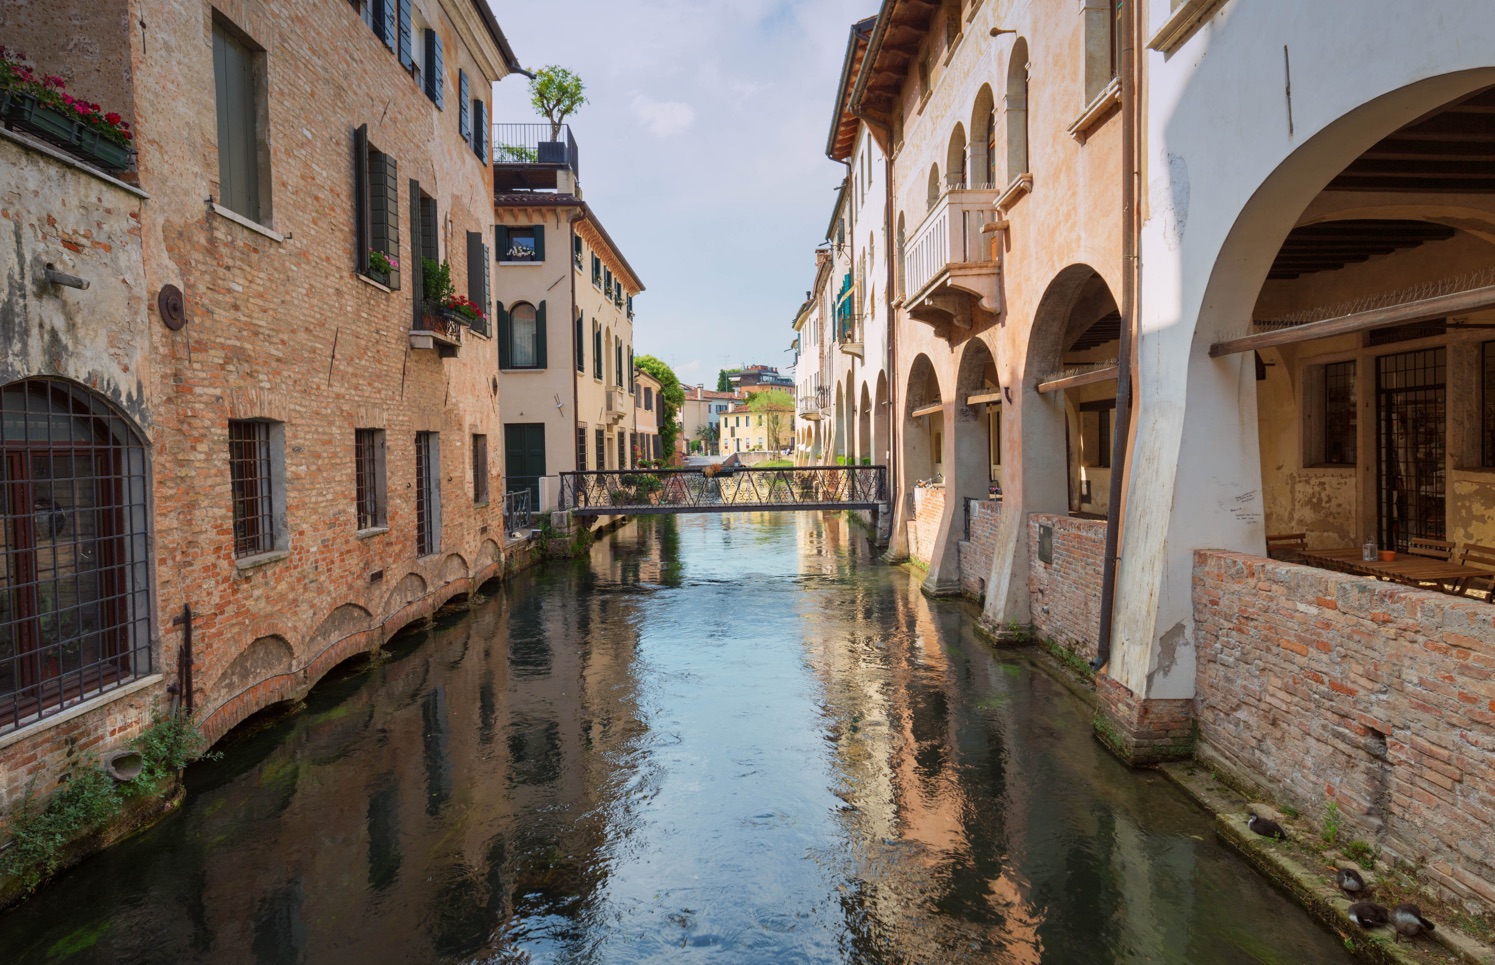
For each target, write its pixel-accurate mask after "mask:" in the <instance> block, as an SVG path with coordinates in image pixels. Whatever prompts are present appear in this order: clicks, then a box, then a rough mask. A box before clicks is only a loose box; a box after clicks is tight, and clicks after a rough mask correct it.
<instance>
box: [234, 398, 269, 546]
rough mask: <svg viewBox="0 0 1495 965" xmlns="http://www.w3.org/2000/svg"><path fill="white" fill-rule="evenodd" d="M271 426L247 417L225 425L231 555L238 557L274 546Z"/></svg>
mask: <svg viewBox="0 0 1495 965" xmlns="http://www.w3.org/2000/svg"><path fill="white" fill-rule="evenodd" d="M271 427H272V426H271V423H269V422H261V421H257V420H249V419H232V420H230V421H229V424H228V466H229V478H230V480H231V483H232V498H233V510H234V556H236V557H238V558H240V559H242V558H244V557H246V556H257V555H259V554H261V553H268V552H270V551H272V550H274V549H275V498H274V482H273V479H272V468H273V467H272V465H271V453H270V434H271V432H270V431H271Z"/></svg>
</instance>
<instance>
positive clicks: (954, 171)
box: [944, 121, 969, 189]
mask: <svg viewBox="0 0 1495 965" xmlns="http://www.w3.org/2000/svg"><path fill="white" fill-rule="evenodd" d="M968 173H969V172H968V171H967V170H966V129H965V127H964V125H962V124H961V123H960V122H959V121H956V122H955V129H954V130H952V131H951V132H950V141H949V143H948V144H947V145H946V146H945V184H944V186H945V187H946V188H947V189H948V188H963V187H966V185H967V178H968Z"/></svg>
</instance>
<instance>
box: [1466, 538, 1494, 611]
mask: <svg viewBox="0 0 1495 965" xmlns="http://www.w3.org/2000/svg"><path fill="white" fill-rule="evenodd" d="M1459 562H1460V563H1462V564H1463V565H1465V566H1471V567H1474V568H1475V569H1478V570H1489V571H1490V575H1489V576H1487V577H1481V576H1476V577H1474V578H1473V579H1472V580H1470V581H1469V583H1470V584H1471V586H1470V588H1471V589H1472V588H1473V585H1477V584H1480V583H1487V584H1489V585H1488V586H1487V587H1486V588H1485V590H1484V594H1485V599H1486V600H1487V601H1489V602H1490V603H1495V547H1491V546H1479V545H1477V544H1475V543H1468V544H1465V546H1464V557H1463V559H1461V560H1460V561H1459Z"/></svg>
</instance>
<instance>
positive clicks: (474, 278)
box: [467, 231, 489, 335]
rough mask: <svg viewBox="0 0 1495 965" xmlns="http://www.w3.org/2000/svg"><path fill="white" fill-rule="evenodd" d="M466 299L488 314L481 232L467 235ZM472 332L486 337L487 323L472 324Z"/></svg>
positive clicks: (485, 257) (485, 268) (486, 272)
mask: <svg viewBox="0 0 1495 965" xmlns="http://www.w3.org/2000/svg"><path fill="white" fill-rule="evenodd" d="M467 297H468V298H469V299H470V300H471V301H472V302H473V303H474V304H476V305H477V306H478V307H479V308H481V309H482V310H483V314H485V315H486V314H487V313H488V311H489V305H488V299H489V293H488V246H487V245H485V244H483V233H482V232H481V231H469V232H468V233H467ZM472 330H473V331H475V332H480V333H481V334H483V335H487V334H488V323H487V322H483V321H477V322H473V323H472Z"/></svg>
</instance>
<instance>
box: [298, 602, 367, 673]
mask: <svg viewBox="0 0 1495 965" xmlns="http://www.w3.org/2000/svg"><path fill="white" fill-rule="evenodd" d="M378 629H379V628H378V624H377V623H375V622H374V615H373V614H372V613H370V612H369V611H368V610H366V609H364V608H363V607H361V606H359V605H358V604H356V603H344V604H342V605H341V606H339V607H337V608H336V609H335V610H333V611H332V612H331V613H329V614H327V616H325V617H324V618H323V619H322V622H321V623H319V624H317V628H316V629H315V630H313V631H312V632H311V636H309V637H308V638H307V640H306V643H305V645H304V646H303V647H302V648H301V652H302V657H303V659H304V661H305V663H306V670H307V678H308V679H307V682H308V683H315V682H316V680H317V679H320V678H321V676H322V675H323V674H325V673H326V672H327V671H328V670H331V669H332V668H333V667H335V666H337V665H338V664H340V663H342V662H343V661H344V660H346V659H348V658H349V657H351V656H354V655H355V654H358V653H363V652H365V651H368V650H371V649H373V648H374V647H376V646H378V644H379V638H378Z"/></svg>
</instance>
